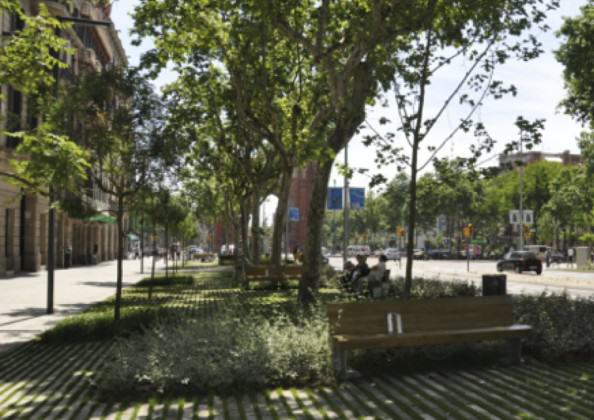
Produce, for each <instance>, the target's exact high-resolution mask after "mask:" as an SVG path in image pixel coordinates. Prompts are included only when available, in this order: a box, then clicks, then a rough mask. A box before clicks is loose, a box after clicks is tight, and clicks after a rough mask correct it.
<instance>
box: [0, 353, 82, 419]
mask: <svg viewBox="0 0 594 420" xmlns="http://www.w3.org/2000/svg"><path fill="white" fill-rule="evenodd" d="M75 353H76V352H75V349H74V347H69V348H68V350H67V352H66V354H65V355H64V357H65V358H66V359H69V358H70V357H71V356H72V354H75ZM60 362H62V363H60ZM63 362H64V360H60V361H58V360H56V361H54V362H53V363H51V362H50V363H51V364H49V365H46V366H45V367H44V368H41V369H40V370H39V371H37V369H38V368H40V367H39V366H38V365H35V366H32V368H31V369H30V370H29V372H31V373H36V372H39V373H38V375H39V376H35V381H32V380H31V379H28V380H24V381H20V382H18V383H16V384H14V386H13V387H12V388H9V389H8V390H7V391H10V392H4V393H3V394H2V395H4V398H3V399H2V400H0V417H3V416H4V415H5V414H6V412H7V411H9V410H10V409H11V408H13V407H12V406H11V405H13V404H14V401H18V400H20V399H21V398H23V396H24V395H23V396H21V397H20V398H18V399H16V400H15V398H16V396H17V395H18V393H19V392H21V393H22V392H23V391H25V392H27V391H29V392H31V390H32V389H35V388H36V387H37V386H39V383H44V382H47V381H48V380H49V381H50V383H51V378H53V377H54V376H55V372H60V371H61V370H63V369H66V367H65V366H67V364H64V363H63ZM12 400H14V401H13V402H11V401H12ZM3 406H4V408H2V407H3Z"/></svg>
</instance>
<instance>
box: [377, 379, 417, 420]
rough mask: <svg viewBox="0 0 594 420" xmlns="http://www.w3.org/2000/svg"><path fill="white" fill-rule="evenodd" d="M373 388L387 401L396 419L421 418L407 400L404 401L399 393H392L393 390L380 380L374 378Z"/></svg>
mask: <svg viewBox="0 0 594 420" xmlns="http://www.w3.org/2000/svg"><path fill="white" fill-rule="evenodd" d="M374 382H375V386H376V388H377V390H378V392H379V393H380V394H381V395H382V396H383V397H384V398H386V400H388V401H389V402H390V403H391V405H393V406H394V407H393V408H392V410H393V411H396V412H397V413H398V418H402V419H409V418H413V419H420V418H422V416H421V415H420V414H419V412H418V411H416V410H415V409H414V407H413V406H412V404H411V403H410V401H409V400H406V399H404V397H403V396H402V394H401V393H398V392H394V388H393V387H392V386H389V385H388V384H387V383H386V382H385V381H384V380H382V378H381V377H380V378H377V377H376V378H374Z"/></svg>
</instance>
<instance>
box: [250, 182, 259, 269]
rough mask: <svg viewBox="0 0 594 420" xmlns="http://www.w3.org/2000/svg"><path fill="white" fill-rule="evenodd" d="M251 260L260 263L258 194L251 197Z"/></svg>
mask: <svg viewBox="0 0 594 420" xmlns="http://www.w3.org/2000/svg"><path fill="white" fill-rule="evenodd" d="M251 254H252V261H253V263H254V264H256V265H257V264H259V263H260V196H259V195H258V194H257V193H256V194H254V196H253V197H252V253H251Z"/></svg>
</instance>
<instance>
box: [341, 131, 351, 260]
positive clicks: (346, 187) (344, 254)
mask: <svg viewBox="0 0 594 420" xmlns="http://www.w3.org/2000/svg"><path fill="white" fill-rule="evenodd" d="M348 166H349V144H348V143H347V144H346V146H345V147H344V167H345V169H347V168H348ZM349 198H350V197H349V177H348V176H347V174H345V176H344V201H343V202H344V210H343V215H344V221H343V234H344V237H343V241H342V265H343V267H344V265H345V264H346V262H347V260H348V255H347V247H348V246H349V207H350V202H349V201H350V200H349Z"/></svg>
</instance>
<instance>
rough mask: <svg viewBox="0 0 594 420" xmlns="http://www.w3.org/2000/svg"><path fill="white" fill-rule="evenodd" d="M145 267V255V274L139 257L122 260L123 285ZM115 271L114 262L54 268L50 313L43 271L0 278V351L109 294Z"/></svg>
mask: <svg viewBox="0 0 594 420" xmlns="http://www.w3.org/2000/svg"><path fill="white" fill-rule="evenodd" d="M159 266H160V264H159ZM149 269H150V259H149V258H145V262H144V270H145V271H144V272H145V274H140V260H127V261H124V264H123V278H124V287H127V286H130V285H132V284H134V283H136V282H138V281H139V280H140V279H142V278H143V277H144V276H146V273H147V272H148V270H149ZM116 270H117V268H116V262H115V261H109V262H104V263H101V264H98V265H95V266H84V267H74V268H69V269H60V270H56V272H55V281H54V283H55V286H54V288H55V296H54V308H55V312H54V314H52V315H47V314H46V301H47V272H46V271H45V270H42V271H39V272H37V273H27V274H19V275H18V276H15V277H7V278H0V351H2V350H3V349H5V348H7V347H8V346H9V345H12V344H15V343H19V342H24V341H28V340H30V339H32V338H34V337H35V336H36V335H37V334H39V333H40V332H42V331H44V330H46V329H48V328H50V327H51V326H52V325H54V324H55V323H56V322H58V321H59V320H60V319H62V318H64V317H66V316H67V315H69V314H72V313H76V312H80V311H82V310H84V309H85V308H87V307H88V306H89V305H90V304H92V303H95V302H99V301H102V300H104V299H107V298H109V297H110V296H113V295H114V294H115V285H116V272H117V271H116Z"/></svg>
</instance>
